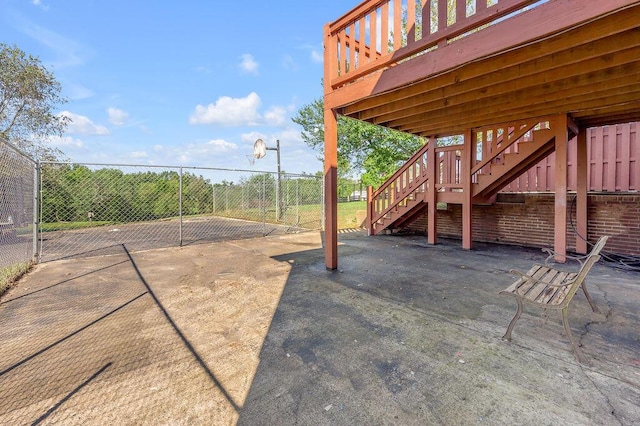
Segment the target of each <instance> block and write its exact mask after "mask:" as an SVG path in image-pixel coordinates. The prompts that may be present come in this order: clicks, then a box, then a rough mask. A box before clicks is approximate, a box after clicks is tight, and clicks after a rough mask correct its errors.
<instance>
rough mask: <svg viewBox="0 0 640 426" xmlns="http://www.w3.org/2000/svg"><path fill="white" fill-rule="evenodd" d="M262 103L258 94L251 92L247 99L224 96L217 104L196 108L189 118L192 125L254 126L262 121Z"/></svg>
mask: <svg viewBox="0 0 640 426" xmlns="http://www.w3.org/2000/svg"><path fill="white" fill-rule="evenodd" d="M260 104H261V101H260V97H259V96H258V94H257V93H255V92H251V93H249V95H247V97H245V98H231V97H229V96H223V97H220V98H218V100H217V101H216V103H215V104H209V105H207V106H203V105H198V106H196V110H195V112H194V113H193V114H192V115H191V117H190V118H189V123H191V124H222V125H226V126H241V125H248V126H254V125H256V124H258V122H259V120H260V114H259V113H258V108H259V107H260Z"/></svg>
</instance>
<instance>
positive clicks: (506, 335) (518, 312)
mask: <svg viewBox="0 0 640 426" xmlns="http://www.w3.org/2000/svg"><path fill="white" fill-rule="evenodd" d="M516 302H518V309H517V310H516V314H515V315H514V316H513V319H512V320H511V322H510V323H509V326H508V327H507V332H506V333H504V336H502V339H503V340H507V341H509V342H510V341H511V332H512V331H513V326H514V325H516V321H518V318H520V315H522V302H521V301H520V299H516Z"/></svg>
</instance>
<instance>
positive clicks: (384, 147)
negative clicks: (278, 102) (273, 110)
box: [292, 99, 425, 186]
mask: <svg viewBox="0 0 640 426" xmlns="http://www.w3.org/2000/svg"><path fill="white" fill-rule="evenodd" d="M292 120H293V122H294V123H296V124H298V125H300V126H302V133H301V135H302V139H303V140H304V142H305V143H306V144H307V145H308V146H309V147H311V148H313V149H314V150H316V151H317V152H319V153H320V155H321V156H322V154H323V152H324V102H323V100H322V99H315V100H314V101H313V102H311V103H310V104H308V105H305V106H303V107H302V108H301V109H300V110H299V111H298V112H297V114H296V116H295V117H293V118H292ZM424 143H425V140H424V139H423V138H420V137H417V136H414V135H410V134H407V133H402V132H398V131H395V130H392V129H387V128H385V127H380V126H376V125H374V124H370V123H366V122H363V121H359V120H354V119H352V118H347V117H342V116H338V175H339V176H340V177H345V178H346V177H349V176H351V177H354V175H360V178H361V179H362V182H363V184H365V185H373V186H379V185H380V184H381V183H382V182H384V181H385V180H386V179H387V178H388V177H389V176H390V175H391V174H393V172H394V171H395V170H396V169H397V168H398V166H399V165H400V164H402V163H403V162H404V161H406V160H407V159H408V158H409V157H411V155H412V154H413V153H414V152H415V151H417V150H418V149H419V148H420V147H421V146H422V145H423V144H424ZM320 159H322V158H320Z"/></svg>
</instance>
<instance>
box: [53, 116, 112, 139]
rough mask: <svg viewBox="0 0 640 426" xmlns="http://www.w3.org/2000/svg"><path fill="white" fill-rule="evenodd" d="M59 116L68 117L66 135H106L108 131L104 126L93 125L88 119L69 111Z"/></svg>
mask: <svg viewBox="0 0 640 426" xmlns="http://www.w3.org/2000/svg"><path fill="white" fill-rule="evenodd" d="M58 115H60V116H65V117H68V118H69V119H70V120H71V122H70V123H69V125H68V126H67V133H71V134H78V135H108V134H109V129H107V128H106V127H105V126H102V125H99V124H94V122H93V121H91V120H90V119H89V118H88V117H85V116H84V115H78V114H74V113H72V112H69V111H62V112H61V113H60V114H58Z"/></svg>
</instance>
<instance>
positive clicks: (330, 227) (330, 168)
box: [324, 108, 338, 269]
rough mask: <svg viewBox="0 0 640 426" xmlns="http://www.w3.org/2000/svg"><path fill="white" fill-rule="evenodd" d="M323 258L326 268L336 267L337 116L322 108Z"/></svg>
mask: <svg viewBox="0 0 640 426" xmlns="http://www.w3.org/2000/svg"><path fill="white" fill-rule="evenodd" d="M324 235H325V241H324V258H325V265H326V267H327V269H337V268H338V117H337V115H336V113H335V112H334V111H332V110H331V109H329V108H325V110H324Z"/></svg>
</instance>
